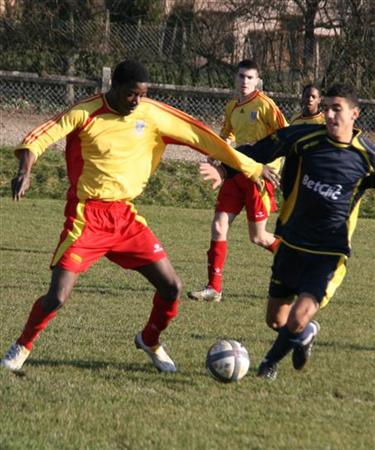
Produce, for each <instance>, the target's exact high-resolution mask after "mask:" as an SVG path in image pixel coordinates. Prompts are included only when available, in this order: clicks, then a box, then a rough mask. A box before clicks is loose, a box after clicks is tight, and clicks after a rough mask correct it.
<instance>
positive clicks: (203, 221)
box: [0, 198, 375, 450]
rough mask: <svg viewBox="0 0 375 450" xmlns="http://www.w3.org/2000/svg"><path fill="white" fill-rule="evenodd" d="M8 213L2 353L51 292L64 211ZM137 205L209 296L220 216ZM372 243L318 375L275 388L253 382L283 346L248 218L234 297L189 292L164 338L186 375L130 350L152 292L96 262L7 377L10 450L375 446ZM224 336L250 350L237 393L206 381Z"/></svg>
mask: <svg viewBox="0 0 375 450" xmlns="http://www.w3.org/2000/svg"><path fill="white" fill-rule="evenodd" d="M0 203H1V204H0V206H1V208H0V213H1V215H0V217H1V236H0V237H1V241H0V248H1V259H0V263H1V272H0V277H1V279H0V287H1V302H0V317H1V321H2V323H1V328H0V337H1V340H0V344H1V345H0V353H2V352H4V351H5V350H6V349H7V348H8V346H9V344H10V343H11V342H12V341H13V340H14V339H15V338H16V337H17V336H18V334H19V332H20V330H21V328H22V326H23V324H24V321H25V319H26V317H27V315H28V312H29V310H30V307H31V305H32V303H33V302H34V300H35V299H36V298H37V296H38V295H40V294H42V293H44V292H45V291H46V289H47V287H48V283H49V276H50V273H49V270H48V264H49V261H50V256H51V252H52V251H53V249H54V246H55V244H56V243H57V239H58V234H59V232H60V228H61V225H62V221H63V217H62V211H63V202H62V201H59V200H37V199H24V200H23V201H22V202H20V203H18V204H14V203H12V202H11V201H10V200H8V199H5V198H2V199H0ZM138 209H139V212H140V213H142V214H144V215H145V216H146V218H147V219H148V222H149V224H150V226H151V227H152V229H153V230H154V231H155V232H156V234H157V235H158V237H159V238H160V239H161V240H162V242H163V243H164V245H165V247H166V248H167V250H168V252H169V255H170V258H171V260H172V262H173V264H174V266H175V268H176V269H177V271H178V273H179V274H180V276H181V278H182V280H183V282H184V285H185V289H186V290H188V289H190V288H196V287H198V286H201V285H202V284H203V283H204V282H205V276H206V268H205V265H206V261H205V259H206V257H205V252H206V249H207V245H208V241H209V228H210V221H211V216H212V211H211V210H198V209H197V210H188V209H178V208H167V207H160V206H140V207H139V208H138ZM273 220H274V218H273ZM271 226H272V225H271V224H270V227H271ZM374 234H375V221H374V220H368V219H366V220H364V219H361V220H359V223H358V227H357V231H356V234H355V236H354V252H353V256H352V258H351V259H350V261H349V267H348V274H347V277H346V279H345V280H344V283H343V285H342V286H341V287H340V289H339V290H338V292H337V293H336V295H335V297H334V298H333V300H332V301H331V303H330V304H329V306H328V307H327V308H325V310H323V311H322V312H321V313H320V314H319V316H318V320H319V321H320V323H321V326H322V329H321V333H320V336H319V340H318V342H317V345H316V347H315V350H314V353H313V357H312V363H311V365H310V366H309V367H308V369H307V370H306V371H305V372H304V373H297V372H295V371H294V370H293V369H292V367H291V363H290V359H289V358H287V359H286V360H285V361H283V362H282V363H281V366H280V372H279V378H278V379H277V381H275V382H274V383H267V382H264V381H263V380H259V379H257V378H256V377H255V371H256V367H257V364H258V363H259V361H260V360H261V358H262V356H263V355H264V353H265V352H266V350H267V349H268V347H269V345H270V343H271V341H272V339H273V338H274V334H273V332H272V331H270V330H269V329H267V327H266V325H265V323H264V309H265V298H266V292H267V284H268V278H269V272H270V269H269V266H270V264H271V255H270V254H269V253H268V252H266V251H264V250H261V249H258V248H256V247H255V246H254V245H250V244H249V243H248V240H247V232H246V224H245V220H244V217H243V216H241V217H240V218H239V219H238V220H237V221H236V222H235V224H234V226H233V228H232V230H231V235H230V241H229V248H230V253H229V258H228V264H227V266H226V270H225V278H224V282H225V301H223V302H222V303H221V304H200V303H195V302H190V301H188V300H187V298H186V295H185V294H184V295H183V297H182V301H181V307H180V314H179V316H178V318H177V319H176V320H175V321H174V322H173V323H172V325H171V326H170V327H169V328H168V330H167V331H166V332H165V333H164V334H163V340H164V342H165V343H166V345H167V349H168V351H169V353H170V354H171V356H173V358H174V359H175V361H176V363H177V364H178V369H179V370H178V372H177V373H176V374H159V373H158V372H157V371H156V370H155V369H154V368H153V367H152V365H151V364H150V362H149V361H148V359H147V357H146V356H145V355H144V354H143V353H142V352H139V351H136V349H135V347H134V345H133V338H134V335H135V334H136V333H137V332H138V330H140V329H141V327H142V326H143V325H144V323H145V321H146V320H147V317H148V314H149V311H150V307H151V299H152V295H153V291H152V289H151V288H150V286H149V285H148V284H147V282H145V281H144V280H143V279H142V277H140V276H139V275H138V274H137V273H133V272H131V271H127V272H124V271H122V270H121V269H120V268H118V267H116V266H115V265H112V264H110V263H109V262H108V261H106V260H102V261H100V262H99V263H98V264H97V265H95V266H94V267H93V268H92V269H90V271H88V272H87V273H86V274H84V275H82V277H81V278H80V280H79V283H78V285H77V288H76V289H75V291H74V293H73V295H72V298H71V300H70V302H69V304H68V305H67V306H66V307H65V308H63V309H62V310H61V311H60V312H59V313H58V317H57V318H56V319H55V320H54V321H53V322H51V324H50V326H49V327H48V328H47V329H46V330H45V331H44V332H43V334H42V335H41V336H40V339H39V340H38V341H37V342H36V344H35V346H34V351H33V353H32V355H31V356H30V359H29V360H28V362H27V363H26V364H25V367H24V371H23V372H22V373H21V374H20V375H15V374H13V373H10V372H8V371H5V370H0V386H1V387H0V389H1V398H0V423H1V432H0V449H1V450H13V449H20V450H21V449H22V450H23V449H35V450H41V449H43V450H44V449H51V450H52V449H53V450H55V449H87V450H93V449H98V450H99V449H100V450H103V449H141V450H147V449H160V450H165V449H177V450H178V449H188V450H191V449H197V450H198V449H207V450H211V449H227V448H232V449H253V450H255V449H257V450H261V449H262V450H263V449H264V450H266V449H267V450H281V449H285V450H301V449H303V450H306V449H307V450H310V449H311V450H353V449H356V450H360V449H370V448H374V445H375V427H374V420H375V382H374V379H375V378H374V368H375V335H374V326H373V320H374V319H373V318H374V316H375V304H374V279H375V269H374V259H375V246H374V245H373V244H374V243H373V239H372V237H373V236H374ZM185 292H186V291H185ZM221 337H231V338H234V339H238V340H239V341H241V342H243V344H244V345H245V346H246V347H247V349H248V350H249V352H250V355H251V360H252V366H251V368H250V371H249V374H248V375H247V376H246V377H245V378H244V379H243V380H242V381H241V382H240V383H237V384H231V385H225V384H221V383H218V382H216V381H214V380H213V379H212V378H210V377H209V376H208V375H207V373H206V371H205V367H204V362H205V356H206V352H207V349H208V348H209V347H210V345H211V344H212V343H213V342H215V341H216V340H217V339H218V338H221Z"/></svg>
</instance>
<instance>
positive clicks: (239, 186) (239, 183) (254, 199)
mask: <svg viewBox="0 0 375 450" xmlns="http://www.w3.org/2000/svg"><path fill="white" fill-rule="evenodd" d="M243 207H245V208H246V216H247V220H248V221H249V222H261V221H262V220H265V219H267V218H268V216H269V215H270V213H271V212H275V211H277V204H276V200H275V193H274V187H273V186H272V183H271V182H270V181H268V180H265V185H264V188H263V189H262V190H261V191H260V190H259V188H258V186H257V185H256V183H255V182H254V181H251V180H250V179H249V178H247V177H246V176H245V175H244V174H242V173H238V174H236V175H235V176H234V177H232V178H228V179H226V180H224V183H223V185H222V186H221V189H220V192H219V195H218V197H217V201H216V208H215V211H216V212H227V213H233V214H236V215H237V214H239V213H240V212H241V211H242V208H243Z"/></svg>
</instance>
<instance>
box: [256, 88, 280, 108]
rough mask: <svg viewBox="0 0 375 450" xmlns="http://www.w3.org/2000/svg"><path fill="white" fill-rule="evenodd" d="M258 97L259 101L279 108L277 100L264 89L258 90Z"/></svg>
mask: <svg viewBox="0 0 375 450" xmlns="http://www.w3.org/2000/svg"><path fill="white" fill-rule="evenodd" d="M256 98H257V100H258V101H259V102H261V103H263V104H264V105H266V106H270V107H272V108H278V106H277V104H276V102H275V100H273V99H272V98H271V97H269V96H268V95H267V94H266V93H265V92H264V91H258V93H257V97H256Z"/></svg>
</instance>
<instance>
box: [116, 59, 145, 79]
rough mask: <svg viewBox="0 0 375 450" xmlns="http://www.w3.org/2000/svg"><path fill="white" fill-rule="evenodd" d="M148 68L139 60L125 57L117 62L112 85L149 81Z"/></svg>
mask: <svg viewBox="0 0 375 450" xmlns="http://www.w3.org/2000/svg"><path fill="white" fill-rule="evenodd" d="M148 80H149V78H148V72H147V69H146V68H145V67H144V65H143V64H141V63H140V62H138V61H134V60H131V59H125V60H124V61H121V62H120V63H119V64H117V66H116V68H115V70H114V71H113V74H112V85H115V84H117V85H119V84H120V85H121V84H128V83H147V82H148Z"/></svg>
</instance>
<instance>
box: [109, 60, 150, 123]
mask: <svg viewBox="0 0 375 450" xmlns="http://www.w3.org/2000/svg"><path fill="white" fill-rule="evenodd" d="M147 88H148V73H147V70H146V68H145V67H144V66H143V65H142V64H141V63H139V62H138V61H133V60H130V59H126V60H124V61H122V62H120V63H119V64H118V65H117V66H116V68H115V70H114V71H113V75H112V86H111V89H110V91H109V92H108V94H107V99H108V100H109V103H110V106H111V107H112V108H114V109H115V110H116V111H117V112H118V113H120V114H121V115H124V116H126V115H128V114H130V113H132V112H133V111H134V109H135V108H136V107H137V106H138V104H139V102H140V99H141V98H142V97H144V96H145V95H146V94H147Z"/></svg>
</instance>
